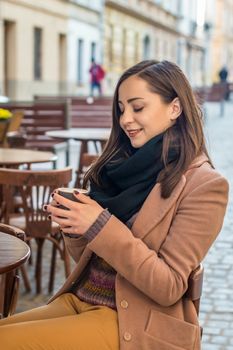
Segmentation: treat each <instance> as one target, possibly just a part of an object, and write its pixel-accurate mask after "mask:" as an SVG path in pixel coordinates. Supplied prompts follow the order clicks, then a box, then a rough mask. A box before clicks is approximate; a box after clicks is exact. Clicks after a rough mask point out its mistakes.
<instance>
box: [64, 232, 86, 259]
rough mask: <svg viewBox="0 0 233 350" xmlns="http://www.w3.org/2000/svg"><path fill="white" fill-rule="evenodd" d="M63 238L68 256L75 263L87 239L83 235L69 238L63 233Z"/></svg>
mask: <svg viewBox="0 0 233 350" xmlns="http://www.w3.org/2000/svg"><path fill="white" fill-rule="evenodd" d="M63 239H64V242H65V245H66V248H67V250H68V252H69V254H70V256H71V257H72V258H73V260H74V261H75V262H76V263H77V262H78V261H79V259H80V257H81V255H82V253H83V251H84V249H85V247H86V245H87V243H88V241H87V239H86V238H85V237H83V236H80V237H78V238H77V237H74V238H71V237H69V236H67V235H66V234H63Z"/></svg>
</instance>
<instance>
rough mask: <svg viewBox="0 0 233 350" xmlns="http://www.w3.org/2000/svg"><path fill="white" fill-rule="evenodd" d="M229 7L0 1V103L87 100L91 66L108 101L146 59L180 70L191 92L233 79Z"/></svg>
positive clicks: (178, 0)
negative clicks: (97, 68) (100, 73)
mask: <svg viewBox="0 0 233 350" xmlns="http://www.w3.org/2000/svg"><path fill="white" fill-rule="evenodd" d="M232 33H233V0H189V1H187V0H46V1H44V0H37V1H35V0H0V95H6V96H9V97H10V99H12V100H30V99H32V98H33V96H34V95H36V94H40V95H42V94H45V95H46V94H47V95H48V94H50V95H51V94H54V95H56V94H75V95H88V94H89V92H90V86H89V85H90V74H89V68H90V63H91V58H92V57H93V58H95V59H96V61H97V62H99V63H101V64H102V65H103V67H104V69H105V71H106V77H105V79H104V84H103V92H104V94H106V95H112V93H113V91H114V87H115V85H116V82H117V80H118V78H119V76H120V74H121V73H122V72H123V71H124V70H125V69H126V68H128V67H130V66H131V65H133V64H135V63H137V62H139V61H141V60H143V59H156V60H164V59H167V60H171V61H174V62H177V63H178V64H179V65H180V66H181V68H182V69H183V70H184V72H185V73H186V75H187V76H188V78H189V80H190V82H191V84H192V85H193V86H194V87H196V86H201V85H210V84H212V83H213V82H214V81H217V80H218V71H219V69H220V68H221V67H222V66H223V65H226V66H227V68H228V70H229V73H230V74H229V75H230V79H231V80H232V78H233V63H232V62H233V60H232V58H233V34H232Z"/></svg>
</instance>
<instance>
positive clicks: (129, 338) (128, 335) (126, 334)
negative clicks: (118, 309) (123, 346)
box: [123, 332, 132, 341]
mask: <svg viewBox="0 0 233 350" xmlns="http://www.w3.org/2000/svg"><path fill="white" fill-rule="evenodd" d="M123 338H124V340H126V341H130V340H131V339H132V335H131V334H130V333H129V332H125V333H124V336H123Z"/></svg>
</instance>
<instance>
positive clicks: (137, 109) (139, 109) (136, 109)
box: [133, 107, 144, 113]
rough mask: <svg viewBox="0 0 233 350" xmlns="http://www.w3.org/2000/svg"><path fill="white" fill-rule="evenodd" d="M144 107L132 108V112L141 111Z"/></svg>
mask: <svg viewBox="0 0 233 350" xmlns="http://www.w3.org/2000/svg"><path fill="white" fill-rule="evenodd" d="M143 108H144V107H141V108H134V110H133V111H134V112H135V113H138V112H141V111H142V110H143Z"/></svg>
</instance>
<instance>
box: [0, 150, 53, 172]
mask: <svg viewBox="0 0 233 350" xmlns="http://www.w3.org/2000/svg"><path fill="white" fill-rule="evenodd" d="M56 160H57V156H56V155H55V154H53V153H52V152H42V151H31V150H26V149H19V148H0V166H4V167H15V166H19V165H22V164H27V166H28V167H29V166H30V165H31V164H32V163H47V162H55V161H56Z"/></svg>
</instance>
